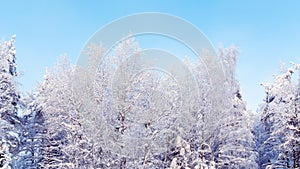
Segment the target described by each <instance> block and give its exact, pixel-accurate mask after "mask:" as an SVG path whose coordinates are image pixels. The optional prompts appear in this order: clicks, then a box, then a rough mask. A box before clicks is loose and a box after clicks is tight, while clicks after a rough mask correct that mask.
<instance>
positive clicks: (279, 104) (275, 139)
mask: <svg viewBox="0 0 300 169" xmlns="http://www.w3.org/2000/svg"><path fill="white" fill-rule="evenodd" d="M295 68H296V69H297V65H295ZM293 74H294V70H293V69H292V68H290V69H285V68H283V69H282V72H281V74H280V75H277V76H275V81H274V83H273V84H272V85H270V84H266V83H264V84H263V86H264V87H265V91H266V98H265V104H264V105H262V114H261V116H262V117H261V121H260V123H259V124H258V127H257V128H258V131H257V133H259V134H258V151H259V155H260V157H259V164H260V167H261V168H268V167H269V168H297V167H299V122H298V121H299V118H298V117H299V111H298V105H299V104H298V98H297V97H298V92H297V91H298V88H297V87H296V85H295V84H294V83H293V81H292V75H293Z"/></svg>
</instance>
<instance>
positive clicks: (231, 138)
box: [214, 48, 257, 169]
mask: <svg viewBox="0 0 300 169" xmlns="http://www.w3.org/2000/svg"><path fill="white" fill-rule="evenodd" d="M220 53H221V58H222V61H223V66H224V69H225V75H226V78H227V79H226V85H227V91H226V93H225V94H226V95H227V96H228V97H227V98H226V99H227V105H226V109H225V110H224V112H223V113H224V116H223V119H222V120H220V121H219V122H218V124H219V126H218V128H217V130H216V133H215V146H214V147H215V148H214V151H215V152H214V153H215V157H216V159H215V160H216V167H217V168H245V169H246V168H257V164H256V161H255V160H256V158H257V155H256V152H255V149H254V148H255V138H254V135H253V133H252V132H253V128H252V126H253V125H252V122H251V119H250V117H249V114H248V112H247V111H246V104H245V102H244V101H243V100H242V95H241V92H240V87H239V84H238V82H237V80H236V79H235V65H236V60H237V51H236V50H235V49H234V48H228V49H225V50H221V51H220Z"/></svg>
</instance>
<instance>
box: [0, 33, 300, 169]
mask: <svg viewBox="0 0 300 169" xmlns="http://www.w3.org/2000/svg"><path fill="white" fill-rule="evenodd" d="M15 38H16V37H15V36H13V37H12V38H11V39H10V40H2V41H1V43H0V115H1V116H0V133H1V134H0V167H1V168H4V169H8V168H11V169H38V168H49V169H54V168H68V169H77V168H78V169H80V168H82V169H84V168H88V169H94V168H95V169H96V168H99V169H100V168H112V169H114V168H122V169H125V168H129V169H131V168H145V169H152V168H154V169H155V168H157V169H158V168H170V169H188V168H190V169H193V168H195V169H210V168H220V169H256V168H258V169H265V168H267V169H273V168H274V169H275V168H276V169H279V168H282V169H285V168H300V124H299V123H300V122H299V116H300V100H299V98H300V77H299V71H300V64H299V65H298V64H296V63H291V64H290V66H289V67H285V66H282V68H281V72H280V73H279V74H278V75H276V76H274V82H273V83H262V84H261V85H262V87H263V88H264V89H265V97H264V98H261V100H263V102H262V104H261V105H260V107H259V108H258V112H250V111H248V110H247V109H246V101H245V100H243V95H242V92H241V88H240V85H239V82H238V81H237V79H236V76H235V74H236V64H237V59H238V54H239V52H238V50H237V49H236V48H234V47H229V48H220V49H219V51H218V55H219V57H220V58H221V60H222V64H223V69H224V74H225V77H226V79H225V81H224V85H225V86H226V87H225V89H226V90H225V91H224V93H223V94H222V95H223V98H222V101H221V102H219V103H217V104H222V107H223V108H222V109H221V110H216V109H215V107H216V105H215V104H216V102H214V101H213V99H214V98H213V97H211V93H212V92H213V91H212V90H213V89H214V88H213V87H212V86H211V85H210V84H209V83H210V82H209V81H207V79H208V78H207V77H205V75H204V74H203V73H202V72H204V71H205V70H204V68H203V66H202V65H201V62H200V61H196V62H193V61H191V60H189V59H188V58H184V59H183V62H184V63H185V64H186V65H188V67H189V69H190V70H191V71H192V72H193V74H194V76H195V78H196V81H197V82H198V84H199V86H200V87H199V89H198V90H199V91H200V93H201V95H200V96H199V98H192V99H191V101H189V102H190V104H191V105H192V106H191V109H192V110H191V112H192V113H191V115H190V116H188V115H185V114H184V115H182V114H181V113H180V111H179V109H180V102H181V100H182V99H184V98H183V97H182V95H181V92H184V91H181V88H180V86H178V83H176V82H175V81H174V79H172V78H171V77H170V76H167V75H165V74H163V73H161V72H158V71H156V72H155V71H145V72H142V73H140V74H138V75H137V76H136V77H135V79H133V80H132V81H131V82H130V85H128V86H127V88H126V90H125V92H124V90H122V92H120V93H118V94H117V95H112V90H113V89H112V86H111V84H112V82H111V81H112V79H113V78H112V76H114V72H115V71H116V69H117V65H120V63H122V62H124V60H125V59H126V57H128V56H130V55H132V54H134V53H135V52H137V51H139V50H140V48H139V45H138V42H137V41H135V40H134V39H133V38H130V39H127V40H125V41H122V42H120V43H119V44H118V45H117V46H116V47H115V48H114V49H113V51H112V52H111V54H110V56H109V57H108V59H104V60H102V61H101V62H100V61H99V58H100V56H101V55H103V53H104V51H105V48H104V47H102V46H101V45H96V44H95V45H93V46H91V47H90V48H89V51H86V52H87V56H89V58H88V60H89V64H88V67H87V68H80V67H77V66H76V65H74V64H72V63H71V62H70V61H69V60H68V58H67V56H62V57H61V58H59V59H58V61H57V64H56V65H55V66H54V67H53V68H48V69H47V70H46V74H45V75H44V79H43V81H42V82H41V83H40V84H39V85H38V86H37V87H36V89H35V90H34V91H31V92H29V93H22V92H20V91H19V90H18V85H19V84H18V82H17V77H18V74H19V73H18V69H17V64H16V63H17V58H16V57H17V54H16V48H15ZM122 66H125V68H123V70H128V71H130V67H129V66H128V67H126V64H125V65H124V64H123V65H122ZM95 67H97V68H96V70H97V71H96V72H94V70H95V69H94V68H95ZM79 77H81V78H82V77H84V79H80V80H79ZM121 77H123V78H124V79H126V78H127V77H126V72H124V74H123V75H122V76H121ZM74 81H79V82H80V85H77V86H76V87H77V88H76V89H74V86H73V82H74ZM258 85H260V84H258ZM74 90H76V92H74ZM116 97H117V99H116ZM113 98H114V99H115V100H117V101H112V100H113Z"/></svg>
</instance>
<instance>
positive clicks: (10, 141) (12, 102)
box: [0, 36, 22, 167]
mask: <svg viewBox="0 0 300 169" xmlns="http://www.w3.org/2000/svg"><path fill="white" fill-rule="evenodd" d="M16 76H17V72H16V50H15V36H13V37H12V38H11V40H9V41H2V42H1V43H0V128H1V129H0V130H1V131H0V133H1V135H0V137H1V138H0V139H1V140H3V142H4V143H3V146H2V147H3V148H8V151H7V150H1V151H2V152H9V154H10V155H11V157H9V154H6V155H4V156H5V157H7V158H10V159H11V160H4V161H6V162H8V161H10V164H9V166H10V167H13V166H14V163H15V161H16V155H17V153H18V151H19V150H18V146H19V141H20V140H19V134H20V130H21V128H22V124H21V121H20V118H19V116H18V102H19V93H18V91H17V88H16V82H15V78H16ZM4 145H5V146H4ZM3 165H6V164H3Z"/></svg>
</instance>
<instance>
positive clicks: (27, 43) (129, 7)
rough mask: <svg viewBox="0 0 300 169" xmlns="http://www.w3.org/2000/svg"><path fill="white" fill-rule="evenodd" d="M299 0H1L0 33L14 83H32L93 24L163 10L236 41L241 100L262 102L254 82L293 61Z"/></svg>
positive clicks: (219, 38) (299, 40)
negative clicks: (12, 58) (12, 59)
mask: <svg viewBox="0 0 300 169" xmlns="http://www.w3.org/2000/svg"><path fill="white" fill-rule="evenodd" d="M299 9H300V1H296V0H290V1H283V0H281V1H278V0H277V1H276V0H268V1H263V2H262V1H260V0H252V1H238V0H236V1H233V0H226V1H225V0H219V1H213V0H212V1H177V0H169V1H167V0H164V1H158V0H152V1H146V0H144V1H143V0H134V1H133V0H129V1H126V2H125V1H121V0H120V1H104V0H102V1H101V0H99V1H79V0H78V1H71V0H70V1H67V0H51V1H50V0H49V1H43V0H41V1H38V0H36V1H29V0H28V1H17V0H12V1H8V0H6V1H1V2H0V37H3V38H9V37H10V36H11V35H13V34H16V35H17V62H18V70H19V71H21V72H22V73H23V75H22V76H21V77H19V82H20V83H21V86H20V89H21V90H22V91H27V90H30V89H34V87H35V85H36V84H37V82H38V81H42V77H43V74H44V73H45V67H51V66H53V65H54V64H55V61H56V59H57V57H58V56H60V55H62V54H64V53H67V55H68V56H69V57H70V59H71V60H72V62H73V63H76V60H77V58H78V55H79V53H80V50H81V48H82V47H83V45H84V44H85V42H86V41H87V40H88V38H89V37H90V36H91V35H92V34H93V33H94V32H95V31H97V30H98V29H99V28H101V27H102V26H104V25H105V24H107V23H109V22H110V21H112V20H115V19H118V18H120V17H122V16H126V15H130V14H133V13H139V12H164V13H169V14H173V15H176V16H179V17H182V18H184V19H186V20H188V21H190V22H191V23H193V24H194V25H196V26H197V27H198V28H199V29H200V30H201V31H202V32H203V33H204V34H206V36H207V37H208V38H209V39H210V40H211V42H212V43H213V45H214V46H216V47H217V46H218V45H219V44H223V46H225V47H226V46H229V45H232V44H234V45H235V46H237V47H238V48H239V49H240V52H241V53H240V58H239V62H238V67H237V78H238V80H239V81H240V83H241V87H242V90H243V95H244V98H245V100H246V101H247V102H248V108H249V109H252V110H255V109H256V108H257V104H259V103H261V102H262V99H263V97H264V90H263V88H262V87H261V86H260V85H259V84H260V83H261V82H265V81H272V75H273V74H276V73H278V70H279V65H280V62H289V61H295V62H298V63H299V62H300V59H299V58H300V10H299Z"/></svg>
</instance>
